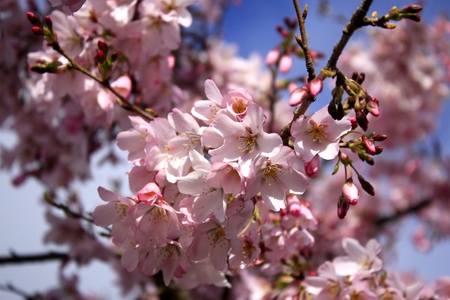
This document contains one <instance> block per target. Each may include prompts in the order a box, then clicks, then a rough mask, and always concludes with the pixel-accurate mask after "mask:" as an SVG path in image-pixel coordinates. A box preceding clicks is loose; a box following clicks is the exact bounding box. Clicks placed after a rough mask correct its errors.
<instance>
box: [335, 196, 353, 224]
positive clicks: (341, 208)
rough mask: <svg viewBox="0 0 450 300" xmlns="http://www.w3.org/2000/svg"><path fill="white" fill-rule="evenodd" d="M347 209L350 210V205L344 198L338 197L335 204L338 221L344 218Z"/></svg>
mask: <svg viewBox="0 0 450 300" xmlns="http://www.w3.org/2000/svg"><path fill="white" fill-rule="evenodd" d="M349 208H350V204H348V202H347V200H345V198H344V196H341V197H339V200H338V202H337V215H338V217H339V219H343V218H345V216H346V215H347V212H348V209H349Z"/></svg>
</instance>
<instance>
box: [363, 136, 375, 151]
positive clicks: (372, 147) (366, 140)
mask: <svg viewBox="0 0 450 300" xmlns="http://www.w3.org/2000/svg"><path fill="white" fill-rule="evenodd" d="M362 144H363V146H364V149H366V151H367V153H369V154H370V155H375V154H376V152H377V150H376V148H375V145H374V144H373V141H372V140H371V139H369V138H368V137H367V136H365V135H363V136H362Z"/></svg>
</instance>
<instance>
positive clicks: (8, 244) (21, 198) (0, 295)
mask: <svg viewBox="0 0 450 300" xmlns="http://www.w3.org/2000/svg"><path fill="white" fill-rule="evenodd" d="M309 2H310V3H308V4H309V6H310V9H309V15H308V18H307V21H306V28H307V32H308V35H309V45H310V47H311V48H312V49H315V50H317V51H322V52H324V53H326V54H327V57H328V55H329V54H330V52H331V49H332V47H333V45H334V44H335V43H336V42H337V41H338V39H339V37H340V33H341V31H342V28H343V26H344V24H342V23H338V22H336V21H335V20H331V18H327V17H323V16H320V15H319V14H318V8H317V3H318V2H319V1H317V0H313V1H309ZM330 2H331V3H332V9H333V13H337V14H343V15H345V16H347V17H349V16H350V14H351V12H352V11H353V10H354V9H355V8H356V7H357V5H358V4H359V1H354V0H345V1H330ZM374 2H375V3H374V5H373V7H372V9H371V11H373V10H376V11H378V12H379V13H380V14H383V13H384V12H386V11H387V10H388V9H389V8H390V7H392V6H393V5H397V6H398V7H403V6H406V5H407V4H409V3H411V2H408V1H374ZM305 3H306V2H305V1H301V5H302V6H303V5H304V4H305ZM333 3H339V4H338V5H336V4H333ZM440 13H447V14H450V1H446V0H445V1H442V0H435V1H426V3H425V9H424V11H423V14H422V16H423V20H424V21H425V22H428V23H430V22H432V21H433V20H434V19H435V18H436V16H438V15H439V14H440ZM284 16H290V17H295V11H294V8H293V4H292V1H291V0H243V3H242V5H240V6H239V7H231V8H230V9H229V10H228V11H227V12H226V17H225V21H224V38H225V40H226V41H228V42H231V43H236V44H237V45H238V47H239V54H240V55H241V56H244V57H248V55H249V54H250V53H254V52H257V53H260V55H261V56H262V58H264V56H265V54H266V53H267V52H268V51H269V50H270V49H272V48H273V47H274V46H275V45H276V43H278V42H279V36H278V33H277V32H276V30H275V27H276V25H278V24H281V23H282V20H283V17H284ZM360 38H364V33H363V32H359V33H358V34H356V35H355V36H354V37H353V39H354V40H356V39H360ZM325 62H326V59H324V60H323V61H322V62H320V63H319V65H318V66H317V68H316V69H320V67H322V66H323V64H324V63H325ZM294 67H295V68H302V69H300V70H301V71H297V73H302V74H304V73H306V72H305V71H304V66H303V64H296V65H294ZM319 101H320V100H319ZM319 101H318V103H316V104H315V105H316V106H312V109H313V110H314V109H315V108H317V107H321V106H323V105H325V103H320V102H319ZM324 101H325V100H324ZM326 101H328V100H326ZM440 124H441V126H440V127H439V129H438V131H437V133H436V135H437V137H438V139H439V140H440V142H441V143H442V145H443V150H444V153H447V154H450V139H447V134H448V130H449V129H450V105H449V103H448V102H447V104H446V105H445V109H444V111H443V114H442V117H441V118H440ZM5 141H6V142H7V143H8V144H12V143H14V136H12V135H11V134H9V133H8V132H5V131H0V142H1V143H5ZM101 156H102V153H99V154H98V155H96V156H95V157H94V159H93V161H94V163H93V164H95V162H96V161H98V159H99V157H101ZM129 168H130V166H129V165H127V164H126V163H124V164H122V165H120V166H119V168H117V167H115V168H112V167H110V166H105V167H104V168H102V169H101V171H100V172H99V171H98V169H97V168H93V169H94V171H93V180H92V181H91V182H90V183H88V184H86V185H81V184H78V185H76V187H75V189H76V190H77V191H78V192H80V194H81V195H82V197H83V199H85V203H87V205H86V209H87V210H93V209H94V208H95V207H96V206H97V205H98V204H100V203H101V200H100V199H99V198H98V196H97V193H96V189H97V187H98V186H99V185H102V186H110V184H111V180H113V179H115V178H116V177H118V178H120V177H122V178H123V177H124V176H125V172H126V171H127V170H128V169H129ZM13 174H17V172H13ZM10 181H11V178H10V177H9V174H7V173H5V172H3V171H0V195H1V196H0V197H1V198H0V199H1V200H0V201H1V203H2V209H0V220H1V223H0V224H1V226H0V255H1V256H4V255H6V254H7V253H8V252H9V251H15V252H16V253H18V254H28V253H38V252H41V251H42V252H44V251H48V250H49V249H53V250H57V249H58V247H55V246H54V245H43V244H42V237H43V233H44V232H45V231H46V230H47V229H48V225H47V224H46V222H45V220H44V208H43V205H41V204H40V203H38V201H37V199H39V198H41V195H42V193H43V189H42V187H40V186H39V184H38V183H37V182H36V181H34V180H28V181H26V183H25V184H24V185H23V186H22V187H21V188H20V189H15V188H14V187H12V186H11V185H10ZM413 226H414V220H412V221H409V222H408V223H407V224H406V226H404V228H403V230H402V235H401V236H400V238H399V242H398V252H397V253H398V255H397V256H398V260H397V262H396V264H395V265H392V267H391V266H388V267H387V269H388V270H394V269H400V270H411V271H414V272H416V273H417V274H420V276H422V277H423V278H424V279H425V280H428V281H430V282H431V281H433V280H435V279H436V278H437V277H439V276H442V275H450V260H449V259H443V258H444V257H447V256H448V254H449V253H450V242H445V243H441V244H439V245H438V246H437V247H436V248H434V249H432V250H431V251H429V252H427V253H420V252H418V251H417V250H416V249H415V248H414V247H413V246H412V245H411V244H410V242H409V237H410V234H411V231H412V228H413ZM57 268H58V264H57V263H45V264H41V263H38V264H27V265H24V266H19V265H10V266H7V267H4V266H1V267H0V284H6V283H13V284H14V285H15V286H17V287H19V288H21V289H23V290H24V291H26V292H28V293H30V294H32V293H33V292H35V291H45V290H47V289H48V287H50V286H55V285H57V282H58V281H57ZM74 269H77V268H76V267H74V266H72V267H71V270H74ZM78 270H79V271H80V285H81V290H83V291H88V292H89V291H92V292H93V293H96V294H100V295H102V296H104V297H105V299H120V298H121V297H120V296H118V295H119V294H118V290H117V289H116V288H115V287H114V285H113V282H114V280H115V277H114V273H113V272H111V270H110V269H109V267H107V266H104V265H102V264H100V263H95V264H93V265H92V266H90V267H88V268H85V267H83V268H78ZM69 273H70V272H69ZM0 299H5V300H8V299H19V298H18V297H17V296H14V295H12V294H10V293H4V292H2V291H0Z"/></svg>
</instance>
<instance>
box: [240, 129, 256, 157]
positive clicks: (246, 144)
mask: <svg viewBox="0 0 450 300" xmlns="http://www.w3.org/2000/svg"><path fill="white" fill-rule="evenodd" d="M257 137H258V135H256V134H253V133H251V132H249V131H247V132H246V135H245V136H238V137H237V139H238V141H240V142H241V145H242V146H239V147H238V149H239V150H240V151H241V152H244V153H252V152H253V150H255V147H256V139H257Z"/></svg>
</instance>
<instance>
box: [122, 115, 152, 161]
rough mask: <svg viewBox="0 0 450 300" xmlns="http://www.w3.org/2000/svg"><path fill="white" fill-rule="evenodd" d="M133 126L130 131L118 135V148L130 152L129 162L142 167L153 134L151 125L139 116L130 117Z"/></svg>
mask: <svg viewBox="0 0 450 300" xmlns="http://www.w3.org/2000/svg"><path fill="white" fill-rule="evenodd" d="M129 118H130V121H131V124H132V126H133V128H132V129H129V130H128V131H122V132H120V133H119V134H118V135H117V146H119V148H120V149H121V150H125V151H128V152H129V154H128V162H130V163H132V164H135V165H137V166H141V165H143V164H144V160H145V151H144V150H145V145H146V143H147V142H149V141H150V139H151V136H152V134H151V135H150V136H149V133H153V130H152V127H151V126H150V124H149V123H148V122H147V121H145V120H144V119H142V118H141V117H138V116H130V117H129Z"/></svg>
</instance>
